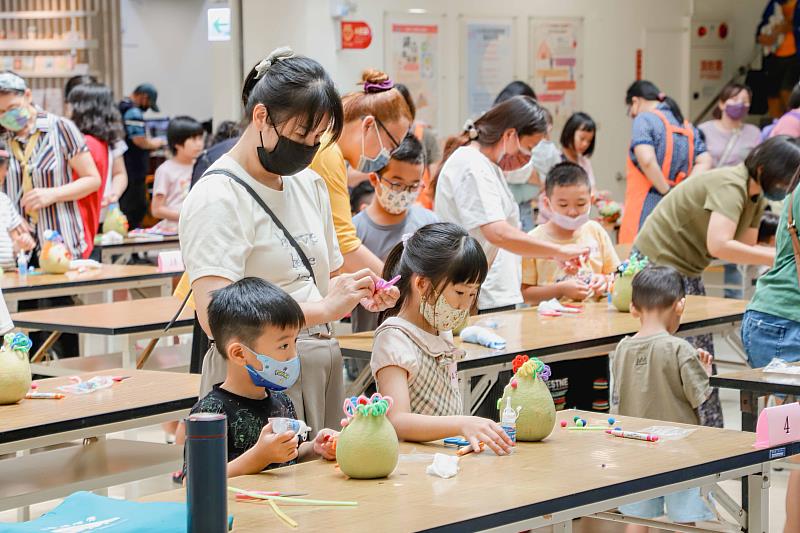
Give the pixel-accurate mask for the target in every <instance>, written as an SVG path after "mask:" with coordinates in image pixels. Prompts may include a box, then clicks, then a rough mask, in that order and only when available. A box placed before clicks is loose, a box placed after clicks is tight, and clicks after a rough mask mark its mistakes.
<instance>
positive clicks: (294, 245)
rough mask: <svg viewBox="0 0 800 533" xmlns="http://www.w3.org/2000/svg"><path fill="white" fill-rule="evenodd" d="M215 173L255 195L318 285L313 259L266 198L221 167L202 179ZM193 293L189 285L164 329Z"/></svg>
mask: <svg viewBox="0 0 800 533" xmlns="http://www.w3.org/2000/svg"><path fill="white" fill-rule="evenodd" d="M213 174H220V175H223V176H227V177H228V178H230V179H232V180H233V181H235V182H236V183H238V184H239V185H241V187H242V188H243V189H244V190H246V191H247V193H248V194H249V195H250V196H252V197H253V200H255V201H256V203H257V204H258V205H260V206H261V209H263V210H264V211H265V212H266V213H267V215H269V218H271V219H272V222H273V223H274V224H275V225H276V226H278V228H280V230H281V231H282V232H283V234H284V236H285V237H286V240H288V241H289V244H291V245H292V248H294V250H295V251H296V252H297V255H299V256H300V261H302V262H303V266H304V267H306V270H308V273H309V275H310V276H311V280H312V281H313V282H314V285H316V284H317V278H316V276H314V269H313V268H311V261H309V260H308V256H307V255H306V253H305V252H304V251H303V249H302V248H300V245H299V244H298V243H297V241H296V240H295V238H294V237H292V234H291V233H290V232H289V230H288V229H286V226H284V225H283V222H281V221H280V219H279V218H278V217H277V216H275V213H273V212H272V209H270V208H269V206H268V205H267V204H266V202H264V200H262V199H261V197H260V196H259V195H258V193H256V191H254V190H253V188H252V187H251V186H250V185H248V184H247V182H246V181H244V180H243V179H242V178H240V177H239V176H237V175H236V174H234V173H233V172H230V171H228V170H225V169H221V168H220V169H215V170H209V171H208V172H206V173H205V174H203V175H202V176H201V178H200V179H202V178H205V177H206V176H211V175H213ZM198 181H199V180H198ZM191 295H192V289H191V287H189V292H187V293H186V296H185V297H184V299H183V302H182V303H181V306H180V307H179V308H178V312H177V313H175V316H173V317H172V320H170V321H169V324H167V327H166V328H164V331H169V329H170V328H171V327H172V326H173V325H174V324H175V322H176V321H177V320H178V317H179V316H180V315H181V313H182V312H183V310H184V308H185V307H186V304H187V303H188V302H189V297H191Z"/></svg>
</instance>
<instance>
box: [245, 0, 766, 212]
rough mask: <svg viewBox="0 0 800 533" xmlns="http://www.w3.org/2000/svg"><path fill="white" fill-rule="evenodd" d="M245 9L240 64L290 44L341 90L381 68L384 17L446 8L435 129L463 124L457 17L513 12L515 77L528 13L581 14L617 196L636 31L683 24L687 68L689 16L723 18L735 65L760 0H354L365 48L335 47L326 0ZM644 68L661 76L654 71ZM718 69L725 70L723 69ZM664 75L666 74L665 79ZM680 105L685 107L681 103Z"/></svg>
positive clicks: (589, 81)
mask: <svg viewBox="0 0 800 533" xmlns="http://www.w3.org/2000/svg"><path fill="white" fill-rule="evenodd" d="M241 1H242V13H243V17H242V18H243V28H242V35H243V47H244V49H243V61H244V67H245V71H246V70H248V69H249V68H250V67H251V66H252V65H254V64H255V63H256V62H258V61H259V60H261V59H262V58H263V57H264V56H265V55H266V54H267V53H269V51H270V50H272V49H273V48H275V47H277V46H282V45H287V44H288V45H290V46H292V47H293V48H294V49H295V50H296V51H297V52H299V53H303V54H306V55H309V56H311V57H313V58H315V59H317V60H318V61H320V62H321V63H322V64H323V65H324V66H325V68H326V69H328V70H329V72H330V73H331V74H332V76H333V77H334V80H335V81H336V83H337V85H338V86H339V90H340V91H342V92H347V91H349V90H352V89H353V88H355V83H356V82H357V81H358V80H359V79H360V74H361V71H362V69H364V68H365V67H380V68H383V67H384V39H383V35H382V34H383V31H384V30H383V26H384V17H385V14H386V13H387V12H389V13H403V12H407V10H408V9H410V8H424V9H427V10H429V12H430V13H433V14H445V19H444V30H443V33H442V35H441V39H443V41H444V46H443V50H444V53H443V56H444V57H442V58H441V61H440V65H441V66H442V68H443V72H442V75H443V78H444V79H443V81H442V94H441V98H440V101H441V102H442V105H443V106H444V107H443V109H442V116H443V123H442V124H440V127H439V133H440V135H448V134H451V133H454V132H455V131H456V130H457V129H458V128H459V127H460V126H461V125H462V124H463V122H464V119H465V118H466V117H464V116H461V111H460V108H461V105H460V99H459V96H460V87H459V69H460V64H461V59H460V58H461V54H462V50H460V44H459V40H460V37H459V15H470V16H492V15H493V16H513V17H516V28H515V31H516V40H517V46H516V55H517V59H516V77H517V78H519V79H523V80H526V79H527V77H528V52H527V46H528V19H529V17H583V19H584V26H583V27H584V35H583V37H584V55H583V59H584V70H583V75H584V78H583V87H584V90H583V108H584V110H585V111H587V112H588V113H590V114H591V115H592V116H593V117H594V118H595V120H597V122H598V124H599V128H600V131H599V135H598V145H597V149H596V151H595V156H594V160H593V164H594V167H595V172H596V174H597V175H598V179H599V181H600V185H601V187H604V188H610V189H612V190H613V191H614V192H615V194H616V195H617V196H618V197H619V196H620V195H621V193H622V190H623V187H624V185H623V184H622V183H621V182H619V181H617V180H616V179H615V177H616V176H617V174H618V173H621V172H624V168H625V155H626V150H627V146H628V140H629V138H630V120H629V119H628V118H627V117H626V116H625V103H624V95H625V90H626V88H627V86H628V85H629V84H630V83H631V82H632V81H633V79H634V75H635V53H636V49H637V48H640V47H642V46H643V43H644V32H645V30H646V29H650V30H665V29H666V30H672V29H683V30H684V32H685V34H684V39H683V41H684V42H683V43H676V50H677V49H681V47H683V50H684V52H683V53H677V54H676V58H675V61H678V62H680V68H681V69H683V70H684V71H685V72H688V69H689V62H690V61H689V57H688V56H689V53H688V42H689V41H688V37H689V27H690V21H691V20H692V17H693V16H694V17H702V18H704V19H706V18H720V17H722V18H724V19H727V21H728V24H729V25H730V27H731V39H732V40H734V41H735V46H734V52H733V55H734V61H733V63H732V65H733V64H734V63H735V64H738V63H739V62H741V61H743V60H744V57H746V56H748V55H749V54H750V52H751V50H752V45H753V34H754V28H755V25H756V24H757V22H758V16H759V14H760V11H761V9H762V8H763V5H764V2H765V0H736V1H731V0H669V1H667V2H664V1H663V0H559V1H557V2H555V1H552V0H504V1H501V2H491V3H490V6H491V7H489V4H488V3H487V2H486V0H355V2H354V3H355V4H356V5H357V10H356V12H355V13H354V14H353V15H350V16H348V17H347V19H349V20H364V21H366V22H367V23H368V24H369V25H370V26H371V28H372V33H373V41H372V44H371V45H370V46H369V48H367V49H366V50H358V51H353V50H344V51H342V50H337V46H336V37H337V34H336V31H335V30H336V24H335V22H334V20H333V19H332V18H331V16H330V7H331V3H332V2H331V1H329V0H291V1H286V0H281V1H278V0H241ZM645 72H646V73H647V74H648V75H650V76H651V77H652V78H654V80H653V81H655V82H656V83H658V82H659V76H658V75H657V74H654V73H652V72H648V71H647V68H646V66H645ZM727 74H728V73H727V72H726V76H727ZM670 81H671V80H664V84H666V85H668V84H669V83H670ZM681 92H682V94H679V95H674V96H675V97H676V99H678V100H679V101H680V102H681V103H682V104H683V105H684V106H685V107H686V106H688V104H689V101H690V94H689V86H688V74H686V84H684V85H683V86H682V91H681ZM685 110H686V111H688V110H689V109H685Z"/></svg>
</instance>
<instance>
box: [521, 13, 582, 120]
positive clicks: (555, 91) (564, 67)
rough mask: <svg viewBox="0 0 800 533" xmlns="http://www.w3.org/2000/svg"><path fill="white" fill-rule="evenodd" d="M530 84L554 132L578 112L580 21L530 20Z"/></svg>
mask: <svg viewBox="0 0 800 533" xmlns="http://www.w3.org/2000/svg"><path fill="white" fill-rule="evenodd" d="M530 38H531V43H530V50H529V52H530V57H531V69H530V73H531V85H532V86H533V89H534V90H535V91H536V96H537V98H538V99H539V101H540V102H541V103H542V105H544V106H545V107H546V108H547V109H549V110H550V112H551V113H552V114H553V122H554V125H555V129H556V130H558V129H560V128H561V126H562V125H563V124H564V122H566V120H567V118H569V116H570V115H571V114H572V113H573V112H575V111H578V110H580V107H581V105H582V103H581V80H582V79H583V64H582V59H581V57H582V49H581V47H582V46H583V19H579V18H573V19H539V18H532V19H531V33H530Z"/></svg>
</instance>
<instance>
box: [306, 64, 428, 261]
mask: <svg viewBox="0 0 800 533" xmlns="http://www.w3.org/2000/svg"><path fill="white" fill-rule="evenodd" d="M361 86H362V88H361V90H358V91H354V92H351V93H349V94H346V95H344V96H343V97H342V106H343V108H344V127H343V128H342V134H341V136H340V137H339V139H338V140H337V141H336V142H335V143H327V142H326V141H327V140H328V139H327V138H323V140H322V145H323V146H324V148H323V149H321V150H320V151H319V153H317V155H316V157H315V158H314V160H313V161H312V162H311V166H310V168H311V170H314V171H315V172H317V173H318V174H319V175H320V176H322V178H323V179H324V180H325V185H326V186H327V188H328V195H329V196H330V199H331V210H332V212H333V224H334V227H335V228H336V236H337V238H338V240H339V248H340V249H341V251H342V255H343V256H344V266H343V267H342V268H343V270H344V271H345V272H357V271H358V270H361V269H362V268H369V269H370V270H371V271H372V272H374V273H376V274H378V273H380V272H382V271H383V261H381V260H380V259H379V258H378V257H376V256H375V254H373V253H372V252H370V251H369V249H368V248H367V247H366V246H364V245H363V244H362V242H361V240H360V239H359V238H358V236H357V235H356V228H355V226H354V225H353V216H352V213H351V211H350V193H349V191H348V188H347V186H348V181H347V167H346V165H349V166H350V168H352V169H354V170H357V171H358V172H362V173H364V174H371V173H375V172H379V171H381V170H383V168H384V167H385V166H386V165H387V164H388V163H389V158H390V154H391V153H392V151H394V150H396V149H397V147H398V146H400V142H401V141H402V140H403V138H404V137H405V136H406V133H408V129H409V128H410V127H411V121H412V120H413V118H412V116H411V111H410V110H409V108H408V104H406V100H405V98H403V95H402V94H400V91H398V90H397V89H396V88H395V87H394V83H393V82H392V80H390V79H389V77H388V76H387V75H386V74H384V73H383V72H380V71H377V70H365V71H364V73H363V74H362V77H361Z"/></svg>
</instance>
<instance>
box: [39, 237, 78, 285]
mask: <svg viewBox="0 0 800 533" xmlns="http://www.w3.org/2000/svg"><path fill="white" fill-rule="evenodd" d="M71 261H72V254H71V253H70V251H69V250H68V249H67V245H66V244H64V239H63V238H62V237H61V235H60V234H59V233H58V232H57V231H55V230H47V231H45V232H44V244H43V245H42V251H41V253H40V254H39V266H40V267H42V270H44V271H45V272H47V273H48V274H63V273H64V272H66V271H67V270H69V264H70V262H71Z"/></svg>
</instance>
